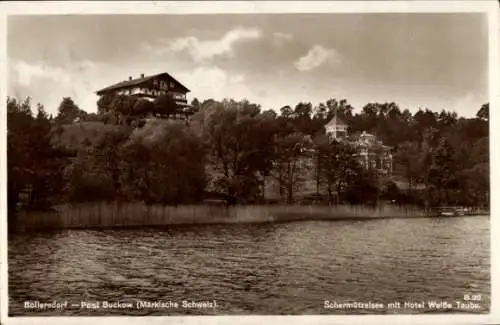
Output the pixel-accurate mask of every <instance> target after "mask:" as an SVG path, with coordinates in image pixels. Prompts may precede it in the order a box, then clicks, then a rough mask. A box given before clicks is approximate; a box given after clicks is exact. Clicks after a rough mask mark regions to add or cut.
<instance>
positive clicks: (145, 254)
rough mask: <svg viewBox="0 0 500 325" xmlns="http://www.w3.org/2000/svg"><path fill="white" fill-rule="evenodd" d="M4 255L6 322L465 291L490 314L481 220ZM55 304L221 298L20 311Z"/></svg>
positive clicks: (15, 244) (485, 229)
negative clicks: (179, 305) (189, 305)
mask: <svg viewBox="0 0 500 325" xmlns="http://www.w3.org/2000/svg"><path fill="white" fill-rule="evenodd" d="M8 251H9V296H10V310H9V313H10V314H11V315H13V316H15V315H40V316H41V315H62V314H64V315H98V314H129V315H166V314H190V313H195V314H196V313H197V314H200V313H207V314H214V313H218V314H252V313H255V314H320V313H330V314H331V313H335V314H349V313H370V312H374V311H373V310H371V311H370V310H359V309H356V310H341V309H338V310H334V311H332V310H325V309H324V308H323V302H324V300H330V301H334V300H335V301H339V302H342V301H346V302H347V301H359V302H368V301H374V302H382V303H389V302H392V301H422V300H428V299H435V300H440V299H444V300H449V301H451V302H454V301H455V300H457V299H458V300H460V299H462V298H463V295H464V294H470V295H472V294H481V295H482V301H481V306H482V308H481V309H480V310H479V312H487V311H488V308H489V292H490V290H489V287H490V274H489V268H490V264H489V256H490V248H489V219H488V218H487V217H474V218H448V219H443V220H437V219H415V220H412V219H384V220H373V221H366V222H353V221H339V222H319V221H318V222H294V223H288V224H286V223H283V224H252V225H207V226H199V225H198V226H189V227H187V226H175V227H170V228H163V229H134V230H132V229H130V230H103V231H98V230H92V231H84V230H79V231H76V230H75V231H60V232H53V233H50V234H15V235H12V236H10V238H9V247H8ZM54 299H57V300H68V301H70V302H73V303H75V302H76V303H79V302H80V301H81V300H94V301H95V300H101V301H102V300H110V301H117V300H120V301H130V302H132V301H133V302H135V301H136V300H149V301H155V300H159V299H160V300H174V301H181V300H183V299H189V300H213V299H216V300H217V304H218V306H217V307H218V308H217V309H216V310H213V309H212V310H210V309H209V310H199V309H197V310H187V309H172V310H170V309H168V310H167V309H162V310H152V309H140V310H139V309H131V310H128V309H127V310H97V311H92V310H83V309H69V310H65V311H50V310H45V311H40V310H33V309H31V310H26V309H24V308H23V303H24V301H26V300H39V301H52V300H54ZM377 312H378V313H397V312H399V313H401V312H406V313H415V312H434V311H432V310H428V309H426V310H418V311H415V310H406V309H405V310H403V309H401V310H389V309H384V310H379V311H377ZM455 312H462V310H455Z"/></svg>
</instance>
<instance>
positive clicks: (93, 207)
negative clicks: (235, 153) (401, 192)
mask: <svg viewBox="0 0 500 325" xmlns="http://www.w3.org/2000/svg"><path fill="white" fill-rule="evenodd" d="M56 210H57V211H56V212H50V213H49V212H48V213H32V212H30V213H19V214H18V215H17V216H16V218H15V220H16V222H15V225H14V226H15V228H16V229H18V230H37V229H66V228H90V227H93V228H108V227H128V226H164V225H175V224H209V223H252V222H286V221H297V220H343V219H355V220H357V219H373V218H405V217H406V218H408V217H424V216H426V212H425V211H423V210H422V209H419V208H416V207H411V206H382V207H377V208H371V207H366V206H348V205H337V206H297V205H265V206H264V205H261V206H233V207H229V208H226V207H225V206H218V205H215V206H211V205H193V206H177V207H173V206H154V205H153V206H146V205H144V204H139V203H126V204H121V205H119V204H109V203H97V204H78V205H64V206H59V207H57V209H56Z"/></svg>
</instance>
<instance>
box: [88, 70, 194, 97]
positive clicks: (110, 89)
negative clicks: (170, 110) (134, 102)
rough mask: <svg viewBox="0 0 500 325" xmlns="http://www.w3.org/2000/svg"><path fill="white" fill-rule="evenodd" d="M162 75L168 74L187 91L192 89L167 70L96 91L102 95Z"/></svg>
mask: <svg viewBox="0 0 500 325" xmlns="http://www.w3.org/2000/svg"><path fill="white" fill-rule="evenodd" d="M161 76H167V77H169V78H170V79H172V80H173V81H174V82H176V83H177V85H178V86H180V87H181V88H183V89H184V91H186V92H189V91H190V90H189V89H188V88H186V87H185V86H184V85H183V84H181V83H180V82H179V81H177V80H176V79H175V78H174V77H172V76H171V75H170V74H168V73H167V72H163V73H159V74H155V75H152V76H144V78H136V79H132V80H125V81H121V82H119V83H116V84H114V85H111V86H109V87H106V88H103V89H101V90H98V91H96V94H98V95H100V94H102V93H105V92H108V91H113V90H120V89H125V88H130V87H134V86H138V85H140V84H142V83H144V82H146V81H149V80H152V79H155V78H158V77H161Z"/></svg>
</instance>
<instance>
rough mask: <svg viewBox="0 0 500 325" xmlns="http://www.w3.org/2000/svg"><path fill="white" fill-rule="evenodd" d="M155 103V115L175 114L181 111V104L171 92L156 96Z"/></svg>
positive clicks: (166, 115)
mask: <svg viewBox="0 0 500 325" xmlns="http://www.w3.org/2000/svg"><path fill="white" fill-rule="evenodd" d="M153 104H154V115H159V116H160V117H167V118H169V117H170V116H175V114H176V113H177V112H178V111H179V106H178V105H177V102H176V101H175V99H174V98H173V97H172V96H171V95H170V94H162V95H160V96H158V97H156V98H155V100H154V101H153Z"/></svg>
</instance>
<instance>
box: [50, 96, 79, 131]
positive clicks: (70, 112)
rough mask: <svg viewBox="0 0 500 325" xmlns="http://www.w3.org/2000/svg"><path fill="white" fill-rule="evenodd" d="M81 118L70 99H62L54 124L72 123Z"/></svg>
mask: <svg viewBox="0 0 500 325" xmlns="http://www.w3.org/2000/svg"><path fill="white" fill-rule="evenodd" d="M80 116H81V110H80V108H78V106H77V105H76V104H75V102H74V101H73V99H71V97H64V98H63V100H62V102H61V104H60V105H59V108H58V115H57V116H56V122H58V123H60V124H68V123H73V122H75V121H76V120H77V118H79V117H80Z"/></svg>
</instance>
